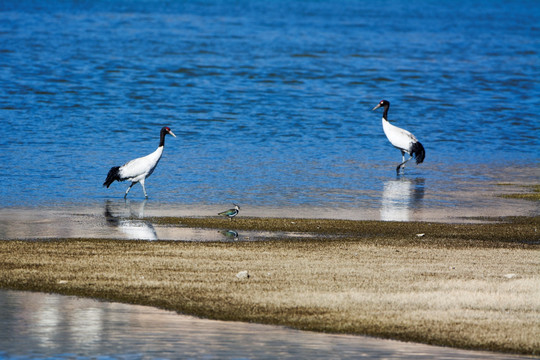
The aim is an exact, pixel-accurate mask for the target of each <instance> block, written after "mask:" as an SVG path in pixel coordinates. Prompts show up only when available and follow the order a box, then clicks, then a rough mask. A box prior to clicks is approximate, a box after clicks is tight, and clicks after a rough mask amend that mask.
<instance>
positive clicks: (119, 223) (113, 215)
mask: <svg viewBox="0 0 540 360" xmlns="http://www.w3.org/2000/svg"><path fill="white" fill-rule="evenodd" d="M147 201H148V200H144V201H143V202H142V203H141V204H140V205H139V207H138V209H136V211H135V210H134V209H133V208H132V206H131V202H130V201H129V200H125V202H124V207H123V208H121V207H119V206H118V204H114V203H113V202H112V201H110V200H108V201H107V202H106V203H105V219H106V220H107V225H109V226H111V227H115V228H118V229H119V230H120V231H121V232H122V233H124V234H125V235H126V238H127V239H129V240H133V239H135V240H157V239H158V235H157V233H156V230H155V229H154V226H153V225H152V223H150V222H149V221H146V220H140V219H142V218H144V208H145V206H146V202H147ZM115 205H116V206H115ZM118 213H123V215H122V216H121V215H118ZM133 217H136V218H139V219H133Z"/></svg>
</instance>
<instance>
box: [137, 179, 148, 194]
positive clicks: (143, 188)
mask: <svg viewBox="0 0 540 360" xmlns="http://www.w3.org/2000/svg"><path fill="white" fill-rule="evenodd" d="M139 182H140V183H141V185H142V191H143V192H144V198H145V199H148V194H147V193H146V188H145V187H144V179H142V180H141V181H139Z"/></svg>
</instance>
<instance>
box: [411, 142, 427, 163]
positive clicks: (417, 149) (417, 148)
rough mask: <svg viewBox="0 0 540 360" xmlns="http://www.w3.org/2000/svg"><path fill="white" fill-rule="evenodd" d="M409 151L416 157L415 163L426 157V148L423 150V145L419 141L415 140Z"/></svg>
mask: <svg viewBox="0 0 540 360" xmlns="http://www.w3.org/2000/svg"><path fill="white" fill-rule="evenodd" d="M411 153H412V155H413V156H414V158H415V159H416V163H417V164H421V163H422V162H423V161H424V158H425V157H426V150H424V146H423V145H422V144H421V143H420V142H415V143H414V144H413V145H412V151H411Z"/></svg>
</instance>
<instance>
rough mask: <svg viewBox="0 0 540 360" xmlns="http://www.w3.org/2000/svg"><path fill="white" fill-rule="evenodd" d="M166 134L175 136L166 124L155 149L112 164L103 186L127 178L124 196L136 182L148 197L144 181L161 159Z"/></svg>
mask: <svg viewBox="0 0 540 360" xmlns="http://www.w3.org/2000/svg"><path fill="white" fill-rule="evenodd" d="M167 134H169V135H172V136H174V137H176V135H174V133H173V132H172V131H171V129H170V128H168V127H167V126H164V127H163V128H161V132H160V138H159V146H158V148H157V149H156V151H154V152H153V153H151V154H148V155H146V156H144V157H140V158H137V159H134V160H131V161H129V162H127V163H125V164H124V165H122V166H113V167H112V168H111V169H110V170H109V173H108V174H107V178H106V179H105V182H104V183H103V186H106V187H107V188H108V187H109V186H110V185H111V184H112V183H113V182H114V181H124V180H129V181H131V185H129V187H128V188H127V190H126V194H125V195H124V198H126V197H127V195H128V193H129V190H131V187H132V186H133V185H135V184H136V183H140V184H141V186H142V188H143V192H144V197H145V198H148V195H147V194H146V188H145V187H144V181H145V180H146V178H147V177H149V176H150V175H152V173H153V172H154V170H155V168H156V166H157V164H158V162H159V160H160V159H161V155H163V148H164V146H165V135H167Z"/></svg>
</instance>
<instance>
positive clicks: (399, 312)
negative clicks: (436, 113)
mask: <svg viewBox="0 0 540 360" xmlns="http://www.w3.org/2000/svg"><path fill="white" fill-rule="evenodd" d="M154 220H155V221H156V222H157V221H158V220H159V219H154ZM159 221H161V222H162V223H163V224H164V223H167V224H176V225H178V224H182V225H185V226H194V225H195V224H199V226H201V227H203V226H204V227H215V228H220V227H223V228H226V227H230V222H229V221H228V220H224V221H223V220H222V219H217V218H216V219H214V218H204V219H184V218H182V219H172V218H169V219H161V220H159ZM190 221H193V222H190ZM538 222H539V220H538V218H529V219H525V218H519V219H513V220H512V221H507V222H503V223H492V224H479V225H452V224H432V223H385V222H361V221H360V222H359V221H356V222H355V221H353V222H349V221H334V220H306V219H304V220H302V219H244V218H239V219H237V220H236V222H234V225H235V228H237V229H241V228H242V229H251V230H275V231H295V232H296V231H304V232H309V233H317V234H319V235H321V234H323V235H325V236H324V237H323V239H321V238H317V239H316V240H314V239H304V240H301V241H300V240H295V241H291V240H288V239H285V238H284V239H283V240H280V241H267V242H227V243H220V242H216V243H184V242H164V241H156V242H147V241H124V240H119V241H115V240H91V239H59V240H55V241H40V242H37V241H36V242H32V241H2V242H0V287H2V288H8V289H18V290H32V291H43V292H55V293H60V294H69V295H78V296H85V297H93V298H99V299H104V300H110V301H120V302H125V303H133V304H142V305H151V306H156V307H159V308H164V309H169V310H175V311H178V312H180V313H185V314H192V315H197V316H201V317H206V318H212V319H222V320H239V321H251V322H259V323H267V324H281V325H287V326H291V327H295V328H298V329H306V330H314V331H324V332H334V333H350V334H366V335H373V336H379V337H385V338H394V339H401V340H407V341H418V342H423V343H428V344H437V345H446V346H454V347H460V348H470V349H488V350H494V351H503V352H514V353H523V354H536V355H538V354H540V338H539V337H538V336H537V335H538V329H539V327H540V251H539V249H540V246H539V245H537V244H538V242H539V240H540V239H539V235H538V232H537V231H536V229H537V228H538ZM419 233H423V234H425V235H424V236H422V237H419V236H417V234H419ZM14 254H16V256H14ZM243 270H247V271H248V272H249V274H250V277H249V278H247V279H239V278H237V277H236V274H237V273H238V272H240V271H243Z"/></svg>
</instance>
